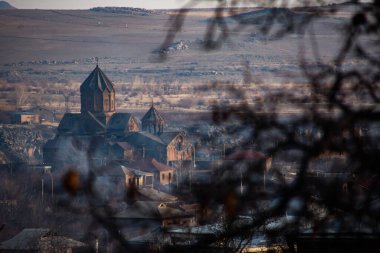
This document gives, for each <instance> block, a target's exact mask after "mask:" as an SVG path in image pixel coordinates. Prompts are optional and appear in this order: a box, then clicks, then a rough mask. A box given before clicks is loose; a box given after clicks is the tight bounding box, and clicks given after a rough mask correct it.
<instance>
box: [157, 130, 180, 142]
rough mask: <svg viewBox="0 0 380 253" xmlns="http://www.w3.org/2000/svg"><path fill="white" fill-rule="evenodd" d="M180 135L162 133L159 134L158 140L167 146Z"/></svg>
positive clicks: (177, 133)
mask: <svg viewBox="0 0 380 253" xmlns="http://www.w3.org/2000/svg"><path fill="white" fill-rule="evenodd" d="M180 134H181V132H163V133H161V134H160V138H161V140H162V141H163V142H164V143H165V144H166V145H167V144H169V143H170V142H171V141H172V140H173V139H174V138H175V137H177V136H178V135H180Z"/></svg>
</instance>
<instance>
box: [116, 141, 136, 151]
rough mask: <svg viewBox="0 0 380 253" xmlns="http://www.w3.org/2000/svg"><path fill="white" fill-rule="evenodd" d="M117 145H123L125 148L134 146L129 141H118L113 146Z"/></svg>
mask: <svg viewBox="0 0 380 253" xmlns="http://www.w3.org/2000/svg"><path fill="white" fill-rule="evenodd" d="M115 145H117V146H119V147H121V148H122V149H124V150H127V149H131V148H133V146H132V145H131V144H129V143H128V142H125V141H121V142H120V141H119V142H116V143H114V144H113V146H115Z"/></svg>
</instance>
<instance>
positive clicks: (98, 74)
mask: <svg viewBox="0 0 380 253" xmlns="http://www.w3.org/2000/svg"><path fill="white" fill-rule="evenodd" d="M106 89H107V90H108V91H109V92H111V91H113V92H115V89H114V88H113V84H112V82H111V81H110V80H109V79H108V77H107V76H106V74H104V72H103V71H102V70H101V69H100V68H99V66H98V65H96V67H95V69H94V70H93V71H92V72H91V74H90V75H89V76H88V77H87V78H86V80H85V81H84V82H83V83H82V85H81V86H80V92H81V93H82V92H84V91H86V90H91V91H101V92H103V91H105V90H106Z"/></svg>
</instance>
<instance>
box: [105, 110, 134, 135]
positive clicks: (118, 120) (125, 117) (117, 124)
mask: <svg viewBox="0 0 380 253" xmlns="http://www.w3.org/2000/svg"><path fill="white" fill-rule="evenodd" d="M131 117H133V116H132V114H130V113H121V112H118V113H114V114H113V115H112V116H111V118H110V120H109V122H108V124H107V130H116V131H123V130H124V129H126V128H127V127H128V124H129V119H130V118H131Z"/></svg>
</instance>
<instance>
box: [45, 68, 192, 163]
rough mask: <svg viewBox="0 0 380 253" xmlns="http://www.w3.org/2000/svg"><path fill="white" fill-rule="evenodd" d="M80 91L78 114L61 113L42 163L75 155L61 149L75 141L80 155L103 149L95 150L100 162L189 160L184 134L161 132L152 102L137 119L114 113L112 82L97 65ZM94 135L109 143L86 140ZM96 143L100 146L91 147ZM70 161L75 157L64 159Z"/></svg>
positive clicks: (161, 121) (189, 149) (160, 120)
mask: <svg viewBox="0 0 380 253" xmlns="http://www.w3.org/2000/svg"><path fill="white" fill-rule="evenodd" d="M80 94H81V111H80V113H79V112H78V113H66V114H65V115H64V116H63V118H62V120H61V122H60V124H59V126H58V131H57V135H56V137H55V139H53V140H50V141H49V142H48V143H47V144H46V145H45V147H44V162H46V163H53V164H54V163H58V162H59V163H62V161H63V160H65V159H66V158H67V157H70V155H73V156H75V155H76V154H75V152H73V153H72V154H68V152H66V151H65V152H62V150H61V149H65V147H67V146H68V144H70V145H69V146H70V147H71V146H73V147H75V142H76V143H80V147H81V150H80V151H81V154H89V155H90V154H92V153H91V152H90V150H85V149H86V148H87V149H91V150H98V151H99V152H103V153H99V152H97V153H96V154H97V159H98V157H103V158H104V159H103V160H102V161H109V160H138V159H146V158H151V159H156V160H157V161H158V162H161V163H164V164H168V165H170V166H175V164H176V163H175V162H176V161H191V160H192V154H193V151H192V150H193V148H192V144H191V143H190V142H189V140H188V138H187V136H186V134H185V133H183V132H165V129H164V127H165V124H166V122H165V120H164V118H163V117H162V115H161V114H160V113H159V111H158V110H157V109H156V108H155V107H154V105H153V104H152V106H151V108H150V109H149V110H148V111H147V113H146V114H145V115H144V116H143V117H142V119H141V122H140V120H139V119H138V118H136V117H135V116H134V115H132V114H130V113H120V112H116V101H115V89H114V85H113V83H112V82H111V81H110V80H109V79H108V77H107V76H106V75H105V74H104V72H103V71H102V70H101V69H100V67H99V66H98V65H96V67H95V69H94V70H93V71H92V72H91V73H90V75H89V76H88V77H87V78H86V79H85V81H84V82H83V83H82V85H81V86H80ZM94 137H96V138H95V139H99V138H100V137H101V138H100V139H102V140H103V139H104V140H105V142H108V144H109V145H104V141H100V142H91V143H90V141H91V140H94ZM73 142H74V145H72V143H73ZM62 143H65V145H61V144H62ZM67 143H68V144H67ZM96 143H101V144H102V146H101V147H99V148H97V147H94V146H93V145H96ZM107 147H108V149H107ZM61 154H65V157H61V156H62V155H61ZM88 159H89V160H91V159H93V157H88ZM70 161H75V159H68V160H66V162H67V163H70Z"/></svg>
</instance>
